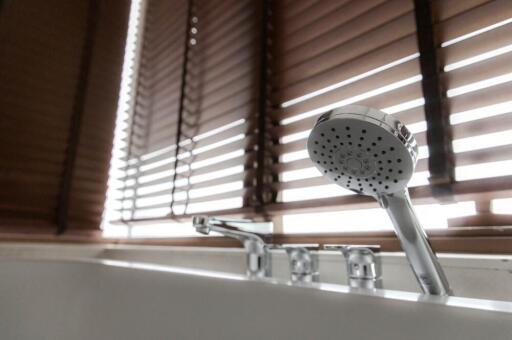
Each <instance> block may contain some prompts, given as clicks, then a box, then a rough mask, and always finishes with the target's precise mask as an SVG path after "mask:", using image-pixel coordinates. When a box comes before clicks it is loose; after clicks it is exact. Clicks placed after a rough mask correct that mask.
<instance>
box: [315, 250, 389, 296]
mask: <svg viewBox="0 0 512 340" xmlns="http://www.w3.org/2000/svg"><path fill="white" fill-rule="evenodd" d="M324 249H325V250H341V252H342V253H343V255H344V257H345V261H346V264H347V277H348V284H349V286H350V287H352V288H364V289H375V288H381V287H382V279H381V277H382V267H381V264H380V258H379V257H377V256H375V253H378V252H380V246H377V245H331V244H329V245H325V246H324Z"/></svg>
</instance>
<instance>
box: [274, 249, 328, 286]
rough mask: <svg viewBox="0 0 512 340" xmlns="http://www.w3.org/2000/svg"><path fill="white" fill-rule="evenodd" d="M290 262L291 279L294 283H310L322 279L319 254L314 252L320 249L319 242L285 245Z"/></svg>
mask: <svg viewBox="0 0 512 340" xmlns="http://www.w3.org/2000/svg"><path fill="white" fill-rule="evenodd" d="M283 248H284V249H285V250H286V254H287V255H288V260H289V263H290V279H291V281H292V282H293V283H309V282H318V281H320V273H319V271H318V268H319V260H318V254H317V253H312V252H311V251H313V250H319V248H320V247H319V245H318V244H296V245H285V246H283Z"/></svg>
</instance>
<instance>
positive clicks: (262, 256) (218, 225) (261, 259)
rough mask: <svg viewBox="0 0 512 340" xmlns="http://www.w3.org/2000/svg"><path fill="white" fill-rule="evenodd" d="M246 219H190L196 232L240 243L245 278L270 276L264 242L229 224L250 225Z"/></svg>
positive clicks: (199, 217) (195, 217)
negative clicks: (211, 234) (243, 253)
mask: <svg viewBox="0 0 512 340" xmlns="http://www.w3.org/2000/svg"><path fill="white" fill-rule="evenodd" d="M252 222H253V221H252V220H248V219H221V218H217V217H210V216H205V215H196V216H194V217H193V218H192V225H193V227H194V228H196V231H197V232H199V233H201V234H204V235H208V234H209V233H210V231H214V232H217V233H220V234H222V235H224V236H228V237H232V238H235V239H237V240H238V241H240V242H241V243H242V244H243V246H244V248H245V252H246V258H247V271H246V273H247V276H248V277H250V278H263V277H270V276H271V275H272V265H271V264H272V263H271V258H270V252H269V250H268V247H267V245H266V244H265V241H263V239H262V238H261V237H260V236H258V235H257V234H254V233H250V232H247V231H243V230H240V229H238V228H236V227H234V226H232V225H230V224H234V223H237V224H238V223H252Z"/></svg>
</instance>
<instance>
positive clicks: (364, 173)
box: [308, 105, 451, 295]
mask: <svg viewBox="0 0 512 340" xmlns="http://www.w3.org/2000/svg"><path fill="white" fill-rule="evenodd" d="M308 152H309V157H310V158H311V160H312V161H313V163H314V164H315V166H316V167H317V168H318V169H319V170H320V171H321V172H322V173H323V175H324V176H325V177H327V178H328V179H329V180H331V181H332V182H334V183H336V184H338V185H340V186H342V187H344V188H347V189H349V190H352V191H354V192H356V193H358V194H362V195H369V196H373V197H375V198H376V199H377V200H378V201H379V203H380V205H381V206H382V207H383V208H384V209H385V210H386V211H387V213H388V215H389V217H390V218H391V220H392V222H393V225H394V227H395V232H396V234H397V237H398V238H399V240H400V243H401V245H402V248H403V250H404V251H405V253H406V254H407V258H408V260H409V263H410V264H411V267H412V269H413V272H414V274H415V275H416V278H417V279H418V282H419V283H420V286H421V287H422V289H423V291H424V292H425V293H427V294H433V295H448V294H450V293H451V290H450V287H449V284H448V280H447V279H446V276H445V275H444V272H443V270H442V268H441V265H440V264H439V261H438V260H437V258H436V256H435V254H434V252H433V251H432V248H431V247H430V244H429V242H428V239H427V235H426V234H425V232H424V231H423V229H422V227H421V225H420V223H419V221H418V219H417V217H416V214H415V212H414V209H413V207H412V203H411V200H410V198H409V193H408V190H407V183H408V182H409V180H410V179H411V177H412V174H413V173H414V168H415V166H416V160H417V157H418V146H417V144H416V140H415V139H414V137H413V136H412V134H411V133H410V132H409V130H408V129H407V128H406V127H405V125H403V124H402V123H401V122H400V121H398V120H397V119H395V118H393V117H391V116H389V115H387V114H386V113H384V112H382V111H379V110H376V109H371V108H367V107H363V106H356V105H351V106H345V107H342V108H338V109H336V110H333V111H331V112H328V113H326V114H323V115H322V116H321V117H320V118H319V119H318V121H317V123H316V125H315V126H314V127H313V129H312V130H311V133H310V135H309V138H308Z"/></svg>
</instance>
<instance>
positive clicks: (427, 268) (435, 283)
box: [378, 189, 452, 296]
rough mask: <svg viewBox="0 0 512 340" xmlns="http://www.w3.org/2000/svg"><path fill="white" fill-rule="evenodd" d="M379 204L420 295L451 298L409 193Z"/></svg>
mask: <svg viewBox="0 0 512 340" xmlns="http://www.w3.org/2000/svg"><path fill="white" fill-rule="evenodd" d="M378 201H379V203H380V205H381V206H382V208H384V209H385V210H386V212H387V213H388V215H389V217H390V218H391V220H392V222H393V225H394V226H395V233H396V234H397V237H398V239H399V240H400V244H401V246H402V249H403V250H404V252H405V253H406V255H407V259H408V260H409V264H410V265H411V269H412V271H413V272H414V275H415V276H416V279H417V280H418V282H419V284H420V286H421V288H422V290H423V292H424V293H426V294H430V295H441V296H442V295H451V293H452V291H451V288H450V285H449V283H448V279H447V278H446V275H445V273H444V271H443V269H442V267H441V265H440V264H439V260H438V259H437V257H436V255H435V253H434V251H433V250H432V247H431V246H430V243H429V242H428V238H427V235H426V234H425V232H424V230H423V228H422V227H421V225H420V222H419V221H418V218H417V217H416V213H415V212H414V208H413V206H412V202H411V199H410V197H409V192H408V190H407V189H405V190H403V191H401V192H397V193H393V194H385V195H381V196H379V197H378Z"/></svg>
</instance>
